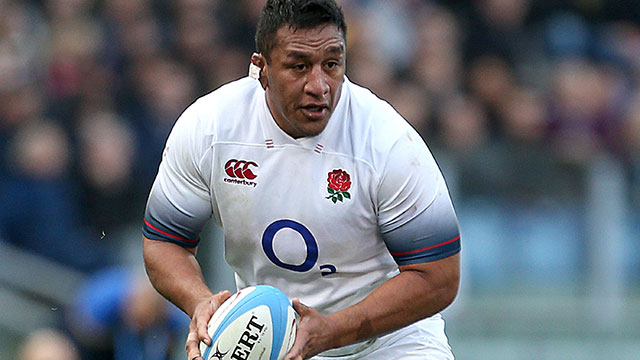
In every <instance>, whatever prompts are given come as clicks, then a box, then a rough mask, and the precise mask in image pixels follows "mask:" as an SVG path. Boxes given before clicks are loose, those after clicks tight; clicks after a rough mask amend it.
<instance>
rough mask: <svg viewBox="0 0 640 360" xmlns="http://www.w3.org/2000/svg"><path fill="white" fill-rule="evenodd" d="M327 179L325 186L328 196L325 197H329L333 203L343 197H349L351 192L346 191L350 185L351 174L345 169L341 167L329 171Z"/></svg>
mask: <svg viewBox="0 0 640 360" xmlns="http://www.w3.org/2000/svg"><path fill="white" fill-rule="evenodd" d="M327 181H328V182H329V185H328V186H327V191H328V192H329V196H327V197H326V199H330V200H331V201H333V203H334V204H335V203H336V202H338V201H342V200H343V199H351V194H349V192H348V191H347V190H349V188H350V187H351V176H349V174H348V173H347V172H346V171H344V170H342V169H335V170H333V171H332V172H330V173H329V177H328V178H327Z"/></svg>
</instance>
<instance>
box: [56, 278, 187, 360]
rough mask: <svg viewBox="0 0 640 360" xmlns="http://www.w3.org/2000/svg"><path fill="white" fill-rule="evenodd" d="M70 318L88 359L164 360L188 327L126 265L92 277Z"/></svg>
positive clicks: (71, 326)
mask: <svg viewBox="0 0 640 360" xmlns="http://www.w3.org/2000/svg"><path fill="white" fill-rule="evenodd" d="M70 314H71V315H70V316H69V326H70V328H71V329H72V332H73V334H74V337H75V338H76V339H77V340H78V342H79V343H80V344H81V347H82V349H83V352H84V353H85V356H87V357H90V358H92V359H93V358H97V357H104V358H105V359H106V358H110V359H114V360H129V359H131V360H134V359H145V360H167V359H169V355H170V354H171V353H172V351H173V350H174V349H173V346H174V345H175V344H176V343H177V342H176V341H174V340H175V339H180V340H181V341H182V337H183V335H184V334H183V333H184V329H186V327H187V325H188V323H189V318H188V317H187V316H186V315H184V313H182V312H181V311H179V310H178V309H177V308H176V307H174V306H172V305H171V304H169V303H168V302H167V301H166V300H165V299H164V298H162V297H161V296H160V295H159V294H158V293H157V292H156V291H155V290H154V289H153V287H151V284H150V283H149V281H148V280H147V279H146V277H145V276H144V274H142V273H141V271H139V270H136V269H135V268H128V267H124V266H122V267H113V268H106V269H104V270H103V271H100V272H97V273H95V274H94V275H93V276H91V277H90V278H89V280H88V281H87V283H86V284H85V286H84V287H83V288H82V289H81V290H80V291H79V292H78V295H77V301H76V303H75V305H74V306H73V307H72V309H71V311H70Z"/></svg>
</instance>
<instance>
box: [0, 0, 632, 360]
mask: <svg viewBox="0 0 640 360" xmlns="http://www.w3.org/2000/svg"><path fill="white" fill-rule="evenodd" d="M338 3H339V4H340V5H341V6H342V7H343V9H344V11H345V13H346V16H347V22H348V37H347V47H348V50H347V55H348V56H347V60H348V61H347V75H348V76H349V77H350V79H351V80H353V81H354V82H356V83H359V84H361V85H363V86H366V87H368V88H370V89H372V90H373V91H374V92H375V93H376V94H378V95H379V96H380V97H382V98H384V99H386V100H388V101H389V102H390V103H391V104H392V105H394V106H395V107H396V109H397V110H398V111H399V112H400V113H401V114H402V115H403V116H405V118H406V119H407V120H408V121H409V122H411V123H412V124H413V126H414V127H415V128H416V129H417V130H418V131H419V132H420V133H421V134H422V135H423V137H424V138H425V139H426V140H427V142H428V143H429V145H430V147H431V148H432V150H433V151H434V153H436V157H437V158H438V159H444V160H443V163H444V162H446V163H452V164H456V169H458V170H457V171H458V173H459V175H458V176H457V179H458V180H457V181H456V184H457V185H456V191H455V193H454V197H457V198H462V199H468V198H472V197H474V196H477V195H479V194H482V195H485V196H486V195H488V196H496V197H500V198H503V199H505V201H528V200H530V199H532V198H536V199H537V198H540V197H541V196H542V197H544V196H548V197H556V198H561V199H565V200H567V201H571V199H576V198H579V193H580V192H581V191H583V189H582V186H583V184H581V180H580V179H581V177H580V176H578V175H576V174H578V173H580V172H581V171H582V169H583V166H584V165H585V164H586V163H588V162H589V161H590V160H591V159H593V158H594V157H597V156H601V155H606V156H610V157H612V158H614V159H617V161H619V162H621V163H622V164H624V171H625V176H626V178H627V179H628V182H629V184H630V185H629V186H630V187H631V189H632V191H630V194H636V195H632V196H631V199H630V201H631V202H633V203H635V204H636V205H637V204H638V203H640V195H638V194H640V84H639V83H638V80H639V79H640V5H638V3H637V2H624V1H614V0H609V1H607V0H565V1H560V0H558V1H551V0H542V1H533V0H475V1H436V0H394V1H388V0H338ZM263 4H264V0H174V1H171V0H0V156H1V159H0V199H1V201H0V241H3V242H8V243H11V244H14V245H16V246H19V247H21V248H23V249H26V250H28V251H31V252H34V253H36V254H39V255H42V256H45V257H47V258H50V259H53V260H55V261H57V262H60V263H62V264H65V265H68V266H70V267H73V268H75V269H77V270H79V271H82V272H86V273H87V274H93V273H94V272H95V271H98V270H103V269H105V268H107V267H109V266H114V265H118V264H119V263H121V259H120V255H121V254H120V249H121V248H122V246H123V243H126V242H137V241H139V237H138V236H136V237H134V238H125V239H117V237H114V236H112V234H115V233H117V231H118V229H122V228H123V227H127V226H131V224H133V225H134V226H139V223H140V220H141V218H142V212H143V209H144V205H145V200H146V196H147V194H148V190H149V188H150V185H151V183H152V181H153V179H154V176H155V172H156V169H157V166H158V164H159V160H160V158H161V152H162V149H163V146H164V142H165V140H166V137H167V135H168V133H169V131H170V129H171V127H172V125H173V123H174V121H175V120H176V118H177V117H178V116H179V115H180V113H181V112H182V111H183V110H184V109H185V108H186V107H187V106H188V105H189V104H190V103H191V102H192V101H194V100H195V99H196V98H197V97H198V96H201V95H204V94H206V93H208V92H210V91H212V90H213V89H215V88H217V87H219V86H220V85H222V84H224V83H226V82H228V81H231V80H234V79H237V78H240V77H242V76H245V75H246V73H247V68H248V64H249V58H250V56H251V54H252V52H253V51H254V42H253V34H254V30H255V24H256V19H257V17H258V15H259V11H260V9H261V7H262V5H263ZM445 176H447V172H446V171H445ZM550 178H552V179H553V181H552V182H548V181H546V180H548V179H550ZM25 359H26V358H25Z"/></svg>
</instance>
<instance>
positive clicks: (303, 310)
mask: <svg viewBox="0 0 640 360" xmlns="http://www.w3.org/2000/svg"><path fill="white" fill-rule="evenodd" d="M291 304H292V305H293V309H294V310H295V311H296V312H297V313H298V314H299V315H300V316H302V315H303V314H307V313H309V311H310V309H311V308H310V307H308V306H307V305H305V304H303V303H302V302H301V301H300V299H298V298H295V299H293V300H292V301H291Z"/></svg>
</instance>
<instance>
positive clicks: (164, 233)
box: [144, 219, 198, 243]
mask: <svg viewBox="0 0 640 360" xmlns="http://www.w3.org/2000/svg"><path fill="white" fill-rule="evenodd" d="M144 223H145V224H146V225H147V226H148V227H150V228H152V229H153V230H155V231H157V232H159V233H160V234H162V235H166V236H168V237H170V238H173V239H176V240H180V241H185V242H188V243H194V242H196V241H198V239H197V238H196V239H195V240H189V239H185V238H182V237H180V236H176V235H173V234H169V233H168V232H166V231H162V230H160V229H158V228H157V227H155V226H153V225H151V223H149V221H147V219H144Z"/></svg>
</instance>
